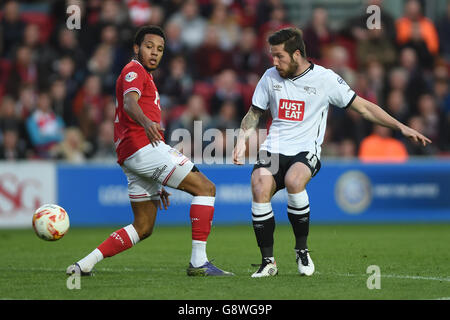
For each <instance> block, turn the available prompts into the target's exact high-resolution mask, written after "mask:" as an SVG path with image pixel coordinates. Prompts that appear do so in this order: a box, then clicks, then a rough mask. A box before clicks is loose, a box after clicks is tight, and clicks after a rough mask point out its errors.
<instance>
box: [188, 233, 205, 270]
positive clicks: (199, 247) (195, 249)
mask: <svg viewBox="0 0 450 320" xmlns="http://www.w3.org/2000/svg"><path fill="white" fill-rule="evenodd" d="M206 262H208V257H207V256H206V241H199V240H192V254H191V264H192V266H193V267H194V268H198V267H200V266H202V265H204V264H205V263H206Z"/></svg>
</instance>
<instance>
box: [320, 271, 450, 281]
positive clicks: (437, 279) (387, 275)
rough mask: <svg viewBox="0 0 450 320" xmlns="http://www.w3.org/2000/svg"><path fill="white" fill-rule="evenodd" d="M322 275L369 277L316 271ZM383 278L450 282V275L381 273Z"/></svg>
mask: <svg viewBox="0 0 450 320" xmlns="http://www.w3.org/2000/svg"><path fill="white" fill-rule="evenodd" d="M316 273H317V274H321V275H334V276H340V277H367V275H365V274H352V273H321V272H316ZM380 276H381V278H395V279H411V280H430V281H445V282H450V277H446V278H442V277H424V276H408V275H397V274H383V273H381V275H380Z"/></svg>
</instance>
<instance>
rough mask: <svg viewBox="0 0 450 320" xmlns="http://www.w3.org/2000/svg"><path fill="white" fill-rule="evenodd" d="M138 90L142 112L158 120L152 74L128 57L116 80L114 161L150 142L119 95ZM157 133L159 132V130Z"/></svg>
mask: <svg viewBox="0 0 450 320" xmlns="http://www.w3.org/2000/svg"><path fill="white" fill-rule="evenodd" d="M131 91H135V92H137V93H138V94H139V100H138V104H139V106H140V107H141V109H142V111H143V112H144V114H145V115H146V116H147V117H148V118H149V119H150V120H151V121H153V122H157V123H160V122H161V106H160V104H159V94H158V90H157V89H156V85H155V83H154V82H153V76H152V75H151V74H150V73H148V72H147V70H145V68H144V67H143V66H142V65H141V64H140V63H139V61H137V60H131V61H130V62H129V63H128V64H127V65H126V66H125V67H124V68H123V69H122V72H121V73H120V76H119V78H117V81H116V116H115V120H114V144H115V146H116V153H117V162H118V163H119V164H122V163H123V162H124V161H125V159H126V158H128V157H129V156H131V155H132V154H133V153H135V152H136V151H138V150H139V149H141V148H142V147H144V146H146V145H147V144H149V143H150V141H149V140H148V138H147V135H146V134H145V130H144V128H143V127H142V126H141V125H139V124H138V123H137V122H135V121H134V120H133V119H131V118H130V116H129V115H128V114H127V113H126V111H125V110H124V107H123V97H124V96H125V94H127V93H128V92H131ZM161 135H162V136H164V135H163V133H162V132H161Z"/></svg>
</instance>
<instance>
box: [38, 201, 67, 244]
mask: <svg viewBox="0 0 450 320" xmlns="http://www.w3.org/2000/svg"><path fill="white" fill-rule="evenodd" d="M69 226H70V223H69V215H68V214H67V212H66V210H64V209H63V208H61V207H60V206H58V205H56V204H44V205H43V206H41V207H40V208H39V209H37V210H36V211H35V212H34V215H33V229H34V231H35V232H36V234H37V236H38V237H39V238H41V239H44V240H47V241H56V240H59V239H61V238H62V237H63V236H64V235H65V234H66V233H67V231H68V230H69Z"/></svg>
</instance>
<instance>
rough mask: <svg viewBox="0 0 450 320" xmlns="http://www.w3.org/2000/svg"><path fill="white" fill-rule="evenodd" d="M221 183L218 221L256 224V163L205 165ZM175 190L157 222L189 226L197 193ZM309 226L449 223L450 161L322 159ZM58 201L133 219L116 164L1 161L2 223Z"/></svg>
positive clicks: (82, 217)
mask: <svg viewBox="0 0 450 320" xmlns="http://www.w3.org/2000/svg"><path fill="white" fill-rule="evenodd" d="M198 167H199V169H200V170H201V171H202V172H203V173H205V174H206V176H208V178H209V179H210V180H211V181H213V182H214V183H215V184H216V202H215V208H216V209H215V214H214V224H250V223H251V187H250V174H251V171H252V166H250V165H245V166H233V165H199V166H198ZM168 190H169V192H171V193H172V196H171V197H170V199H171V205H170V207H169V210H168V211H165V210H162V211H160V212H159V213H158V216H157V223H158V224H186V225H188V224H190V222H189V205H190V202H191V199H192V196H190V195H188V194H186V193H183V192H180V191H177V190H173V189H171V188H168ZM307 191H308V195H309V200H310V205H311V223H392V222H404V223H407V222H450V162H448V161H410V162H408V163H404V164H362V163H359V162H357V161H355V162H342V161H327V160H324V161H323V162H322V169H321V170H320V172H319V173H318V175H317V176H316V177H314V178H313V179H312V180H311V182H310V183H309V185H308V188H307ZM44 203H57V204H59V205H61V206H63V207H64V208H65V209H66V210H67V211H68V213H69V216H70V222H71V226H96V225H124V224H128V223H130V222H131V221H132V218H133V217H132V212H131V208H130V204H129V199H128V193H127V181H126V177H125V175H124V174H123V173H122V170H121V169H120V167H119V166H118V165H116V164H105V165H103V164H102V165H99V164H85V165H68V164H61V163H51V162H17V163H9V162H0V227H30V226H31V216H32V214H33V211H34V209H35V208H37V207H38V206H40V205H41V204H44ZM286 206H287V193H286V191H285V190H281V191H279V192H278V193H277V194H276V195H275V197H274V198H273V200H272V207H273V210H274V212H275V218H276V220H277V222H282V223H283V222H284V223H288V218H287V212H286Z"/></svg>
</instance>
